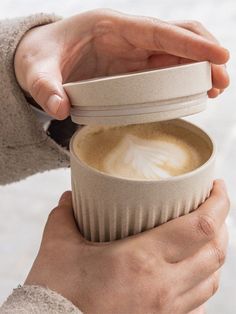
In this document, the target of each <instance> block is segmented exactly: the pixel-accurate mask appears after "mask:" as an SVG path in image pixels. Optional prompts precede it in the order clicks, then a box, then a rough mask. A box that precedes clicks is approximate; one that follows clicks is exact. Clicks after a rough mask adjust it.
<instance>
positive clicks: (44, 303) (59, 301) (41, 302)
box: [0, 286, 82, 314]
mask: <svg viewBox="0 0 236 314" xmlns="http://www.w3.org/2000/svg"><path fill="white" fill-rule="evenodd" d="M67 313H71V314H82V312H80V310H79V309H78V308H77V307H75V306H74V305H73V304H72V303H71V302H70V301H68V300H66V299H65V298H64V297H62V296H61V295H59V294H57V293H55V292H54V291H51V290H49V289H46V288H43V287H39V286H23V287H20V288H17V289H14V291H13V293H12V294H11V295H10V296H9V297H8V299H7V301H6V302H5V303H4V304H3V306H2V307H1V308H0V314H67Z"/></svg>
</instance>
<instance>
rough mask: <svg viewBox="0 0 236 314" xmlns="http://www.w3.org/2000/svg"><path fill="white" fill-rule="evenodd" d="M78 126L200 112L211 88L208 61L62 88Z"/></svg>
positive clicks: (169, 118) (160, 118)
mask: <svg viewBox="0 0 236 314" xmlns="http://www.w3.org/2000/svg"><path fill="white" fill-rule="evenodd" d="M63 86H64V88H65V90H66V92H67V94H68V96H69V98H70V101H71V104H72V109H71V117H72V120H73V121H74V122H76V123H78V124H87V125H92V124H100V125H106V124H109V125H124V124H125V125H127V124H133V123H146V122H154V121H162V120H171V119H175V118H179V117H183V116H187V115H191V114H194V113H197V112H200V111H202V110H204V109H205V107H206V100H207V91H208V90H210V89H211V87H212V81H211V66H210V63H209V62H207V61H204V62H196V63H190V64H186V65H178V66H174V67H168V68H162V69H158V70H151V71H142V72H133V73H127V74H124V75H115V76H108V77H102V78H96V79H90V80H84V81H79V82H73V83H68V84H64V85H63Z"/></svg>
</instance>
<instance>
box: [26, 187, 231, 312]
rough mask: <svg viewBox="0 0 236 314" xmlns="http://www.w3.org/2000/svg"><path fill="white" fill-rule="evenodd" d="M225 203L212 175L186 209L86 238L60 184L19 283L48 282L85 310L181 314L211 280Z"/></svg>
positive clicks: (221, 252)
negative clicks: (110, 235)
mask: <svg viewBox="0 0 236 314" xmlns="http://www.w3.org/2000/svg"><path fill="white" fill-rule="evenodd" d="M228 209H229V202H228V198H227V194H226V191H225V188H224V185H223V184H222V182H221V181H219V182H216V183H215V185H214V189H213V191H212V193H211V196H210V198H209V199H208V200H207V201H206V202H205V203H204V204H203V205H202V206H201V207H200V208H199V209H198V210H196V211H195V212H193V213H191V214H189V215H186V216H183V217H180V218H177V219H175V220H172V221H170V222H168V223H166V224H163V225H161V226H160V227H157V228H154V229H152V230H149V231H146V232H143V233H141V234H138V235H135V236H131V237H128V238H126V239H123V240H119V241H114V242H107V243H92V242H88V241H86V240H85V239H84V238H83V237H82V236H81V235H80V233H79V231H78V229H77V226H76V223H75V220H74V217H73V211H72V203H71V193H69V192H66V193H64V194H63V195H62V197H61V199H60V202H59V205H58V207H57V208H55V209H54V210H53V211H52V212H51V214H50V215H49V219H48V222H47V224H46V227H45V231H44V235H43V240H42V244H41V247H40V250H39V254H38V256H37V258H36V260H35V262H34V264H33V266H32V269H31V271H30V273H29V275H28V278H27V279H26V282H25V284H28V285H41V286H45V287H49V288H50V289H52V290H55V291H57V292H58V293H60V294H62V295H63V296H64V297H66V298H67V299H69V300H71V301H72V302H73V303H74V304H75V305H76V306H78V307H79V308H80V310H82V311H83V312H85V313H104V314H107V313H117V314H128V313H140V314H143V313H160V314H162V313H177V314H186V313H187V312H189V311H191V310H194V309H196V308H198V307H199V306H200V305H201V304H203V303H204V302H205V301H206V300H208V299H209V298H210V297H211V296H212V295H213V294H214V293H215V292H216V290H217V288H218V281H219V274H218V269H219V268H220V267H221V266H222V264H223V263H224V259H225V252H226V246H227V232H226V226H225V224H224V221H225V218H226V216H227V213H228ZM198 313H199V312H198Z"/></svg>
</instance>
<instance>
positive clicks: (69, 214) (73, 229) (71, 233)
mask: <svg viewBox="0 0 236 314" xmlns="http://www.w3.org/2000/svg"><path fill="white" fill-rule="evenodd" d="M56 238H62V239H64V240H68V241H70V240H71V239H73V240H75V239H78V240H82V236H81V235H80V233H79V230H78V227H77V225H76V221H75V218H74V213H73V208H72V196H71V192H70V191H67V192H65V193H63V195H62V196H61V198H60V200H59V204H58V206H57V207H55V208H54V209H53V210H52V211H51V213H50V214H49V217H48V220H47V223H46V226H45V229H44V234H43V241H42V243H44V242H48V241H50V240H52V239H56Z"/></svg>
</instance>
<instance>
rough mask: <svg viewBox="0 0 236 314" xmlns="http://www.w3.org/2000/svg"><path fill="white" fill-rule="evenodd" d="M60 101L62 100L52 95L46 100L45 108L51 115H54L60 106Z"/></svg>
mask: <svg viewBox="0 0 236 314" xmlns="http://www.w3.org/2000/svg"><path fill="white" fill-rule="evenodd" d="M61 101H62V98H61V97H60V96H58V95H55V94H54V95H51V96H50V97H49V98H48V101H47V103H46V106H47V108H48V110H49V111H50V112H51V113H52V114H56V113H57V112H58V109H59V107H60V105H61Z"/></svg>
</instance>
